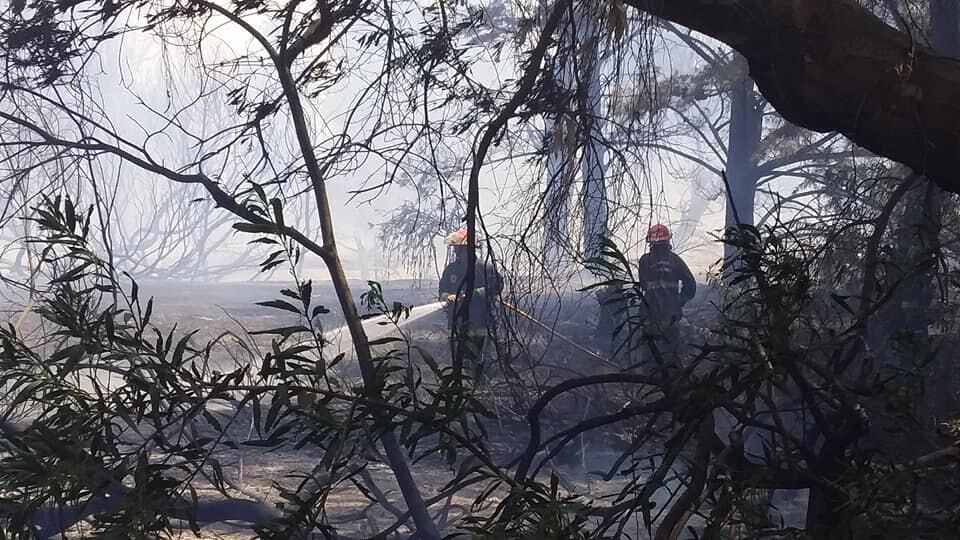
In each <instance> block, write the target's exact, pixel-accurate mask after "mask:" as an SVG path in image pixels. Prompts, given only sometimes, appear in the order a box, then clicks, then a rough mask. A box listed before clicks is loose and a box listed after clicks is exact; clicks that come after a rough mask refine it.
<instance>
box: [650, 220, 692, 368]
mask: <svg viewBox="0 0 960 540" xmlns="http://www.w3.org/2000/svg"><path fill="white" fill-rule="evenodd" d="M671 237H672V236H671V234H670V229H669V228H667V226H666V225H661V224H659V223H658V224H656V225H654V226H652V227H650V230H649V231H648V232H647V243H648V244H649V245H650V251H649V252H648V253H645V254H644V255H643V256H642V257H640V263H639V264H638V268H637V275H638V282H639V286H640V288H641V289H642V291H643V308H644V310H645V315H646V317H645V319H646V327H645V332H644V333H645V336H646V338H647V340H648V342H649V343H650V346H651V348H655V351H656V352H655V353H654V355H655V357H656V356H659V358H657V359H658V360H660V361H663V362H664V363H666V364H667V367H676V366H677V365H678V364H679V352H680V351H679V347H680V324H679V323H680V318H681V317H682V316H683V306H684V305H685V304H686V303H687V302H689V301H690V300H691V299H692V298H693V296H694V295H695V294H696V292H697V282H696V280H695V279H694V278H693V274H692V273H691V272H690V268H688V267H687V265H686V263H684V262H683V259H681V258H680V256H679V255H677V254H676V253H674V252H673V248H672V247H671V245H670V239H671ZM657 353H659V355H657Z"/></svg>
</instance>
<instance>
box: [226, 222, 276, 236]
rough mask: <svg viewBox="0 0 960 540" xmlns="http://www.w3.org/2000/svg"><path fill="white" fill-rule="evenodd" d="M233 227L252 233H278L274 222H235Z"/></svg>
mask: <svg viewBox="0 0 960 540" xmlns="http://www.w3.org/2000/svg"><path fill="white" fill-rule="evenodd" d="M233 228H234V229H236V230H238V231H240V232H244V233H251V234H277V228H276V226H275V225H273V224H272V223H245V222H241V223H234V224H233Z"/></svg>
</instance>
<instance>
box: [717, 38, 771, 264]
mask: <svg viewBox="0 0 960 540" xmlns="http://www.w3.org/2000/svg"><path fill="white" fill-rule="evenodd" d="M733 62H734V65H735V66H742V68H743V69H742V70H738V71H741V72H742V74H743V75H742V78H740V79H739V80H737V81H735V82H734V84H733V87H732V89H731V91H730V131H729V134H728V139H727V166H726V171H727V182H728V183H729V186H730V189H729V193H728V194H727V205H726V206H727V211H726V218H725V220H724V225H725V226H727V227H732V226H735V225H737V220H738V219H739V220H740V223H742V224H744V225H753V214H754V206H755V203H756V193H757V162H756V156H755V153H756V151H757V146H758V145H759V144H760V135H761V133H762V121H763V109H762V106H761V105H760V104H759V103H757V98H756V95H755V94H754V91H753V80H752V79H750V77H749V76H748V75H747V70H746V62H745V61H744V59H743V57H741V56H740V55H736V56H735V58H734V60H733ZM736 256H737V250H736V249H735V247H734V246H731V245H727V244H725V245H724V246H723V259H724V261H725V263H724V266H727V265H728V264H729V263H731V262H732V261H733V260H734V259H735V258H736Z"/></svg>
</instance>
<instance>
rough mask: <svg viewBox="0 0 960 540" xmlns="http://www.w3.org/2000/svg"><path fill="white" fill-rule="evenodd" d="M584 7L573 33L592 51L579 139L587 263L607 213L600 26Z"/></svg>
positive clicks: (595, 253) (602, 235) (594, 254)
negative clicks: (581, 145) (575, 30)
mask: <svg viewBox="0 0 960 540" xmlns="http://www.w3.org/2000/svg"><path fill="white" fill-rule="evenodd" d="M589 6H590V4H589V3H586V4H585V5H583V6H581V9H579V10H577V19H578V24H577V31H578V34H579V35H580V36H581V38H580V39H579V40H578V42H579V43H580V44H581V46H584V45H586V44H587V43H590V44H591V48H592V50H591V51H590V52H589V53H587V54H585V55H584V56H585V57H586V58H587V61H586V63H585V65H584V66H583V69H582V71H581V77H580V80H581V87H582V91H581V92H580V94H581V96H580V100H579V101H580V110H581V118H583V120H582V121H581V129H582V137H583V161H582V162H581V165H580V166H581V174H582V175H583V190H582V192H581V204H582V205H583V256H584V259H590V258H595V257H599V256H600V251H601V248H602V246H603V244H602V240H603V239H604V238H606V237H607V233H608V229H607V220H608V218H609V214H610V210H609V205H608V202H607V187H606V163H605V161H604V158H605V150H606V148H605V147H604V145H603V143H602V134H603V128H604V122H603V118H604V114H603V108H602V106H603V103H602V98H603V96H602V89H601V83H600V40H601V35H600V28H601V25H600V23H599V21H598V20H597V17H596V15H595V14H594V13H592V12H591V11H590V8H589Z"/></svg>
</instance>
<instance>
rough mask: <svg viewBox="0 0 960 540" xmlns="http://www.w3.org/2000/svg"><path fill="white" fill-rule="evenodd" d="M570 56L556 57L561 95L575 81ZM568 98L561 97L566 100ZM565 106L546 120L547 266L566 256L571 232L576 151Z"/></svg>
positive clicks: (557, 87)
mask: <svg viewBox="0 0 960 540" xmlns="http://www.w3.org/2000/svg"><path fill="white" fill-rule="evenodd" d="M570 62H571V61H570V59H568V58H565V57H561V58H557V59H555V60H554V64H553V82H554V84H555V85H556V94H557V96H558V97H560V96H566V95H569V92H570V85H571V84H572V80H573V76H572V67H571V65H570ZM563 101H565V100H561V102H563ZM565 110H566V107H564V106H562V105H561V106H560V107H559V110H558V111H557V112H556V113H555V114H554V115H553V117H552V118H550V119H548V120H547V127H546V130H545V132H544V144H545V145H546V146H547V178H546V187H545V189H544V193H543V200H544V203H543V204H544V208H543V212H544V214H543V215H544V231H543V264H544V266H545V267H546V268H551V269H554V268H557V267H558V266H559V265H560V262H561V259H562V257H563V249H564V244H565V243H566V239H567V236H568V231H567V227H568V226H569V215H570V191H571V189H572V184H573V172H574V169H573V166H572V163H571V161H572V159H571V158H570V155H571V154H572V153H573V152H574V148H569V147H570V146H573V141H574V140H575V139H574V138H573V137H571V136H570V134H569V133H568V130H571V129H573V126H572V124H571V122H570V120H569V119H567V118H566V115H565V114H564V113H565Z"/></svg>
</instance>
